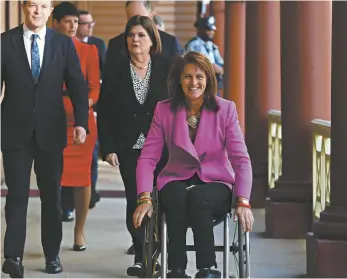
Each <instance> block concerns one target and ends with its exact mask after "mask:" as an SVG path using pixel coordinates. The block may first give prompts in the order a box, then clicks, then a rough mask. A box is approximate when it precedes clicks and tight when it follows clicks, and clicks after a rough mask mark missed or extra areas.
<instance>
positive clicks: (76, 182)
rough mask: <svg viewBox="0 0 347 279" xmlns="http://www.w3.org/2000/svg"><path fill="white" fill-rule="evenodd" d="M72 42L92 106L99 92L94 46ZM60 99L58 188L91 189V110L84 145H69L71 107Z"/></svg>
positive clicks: (93, 129)
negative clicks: (63, 138) (63, 130)
mask: <svg viewBox="0 0 347 279" xmlns="http://www.w3.org/2000/svg"><path fill="white" fill-rule="evenodd" d="M73 41H74V44H75V47H76V51H77V55H78V57H79V59H80V64H81V69H82V73H83V75H84V77H85V79H86V80H87V82H88V87H89V97H88V98H89V99H92V100H93V102H94V103H96V101H97V100H98V98H99V93H100V72H99V56H98V50H97V48H96V46H95V45H88V44H86V43H82V42H80V41H77V40H75V39H74V40H73ZM63 98H64V107H65V112H66V116H67V117H66V118H67V126H68V127H67V140H68V143H67V147H66V148H65V150H64V170H63V176H62V180H61V185H62V186H65V187H85V186H91V163H92V157H93V150H94V146H95V143H96V138H97V128H96V120H95V116H94V112H93V108H90V109H89V119H88V129H89V132H90V134H89V135H87V139H86V141H85V143H84V144H81V145H76V144H74V142H73V125H74V114H73V106H72V103H71V101H70V98H69V97H65V96H64V97H63Z"/></svg>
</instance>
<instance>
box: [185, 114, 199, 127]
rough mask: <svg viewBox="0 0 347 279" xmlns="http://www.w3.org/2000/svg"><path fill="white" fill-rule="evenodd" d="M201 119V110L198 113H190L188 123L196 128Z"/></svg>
mask: <svg viewBox="0 0 347 279" xmlns="http://www.w3.org/2000/svg"><path fill="white" fill-rule="evenodd" d="M199 121H200V112H199V113H197V114H196V115H194V114H190V115H189V116H188V118H187V122H188V125H189V126H190V127H192V128H193V129H196V128H197V127H198V125H199Z"/></svg>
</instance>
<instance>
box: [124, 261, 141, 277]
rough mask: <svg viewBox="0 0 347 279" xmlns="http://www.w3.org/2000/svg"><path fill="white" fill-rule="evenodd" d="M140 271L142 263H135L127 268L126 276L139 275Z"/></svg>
mask: <svg viewBox="0 0 347 279" xmlns="http://www.w3.org/2000/svg"><path fill="white" fill-rule="evenodd" d="M142 273H143V272H142V263H135V264H134V265H133V266H130V267H128V269H127V274H128V276H135V277H141V275H142Z"/></svg>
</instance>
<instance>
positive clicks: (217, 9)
mask: <svg viewBox="0 0 347 279" xmlns="http://www.w3.org/2000/svg"><path fill="white" fill-rule="evenodd" d="M210 5H211V15H212V16H214V17H215V19H216V27H217V30H216V33H215V35H214V39H213V42H214V43H215V44H216V45H217V46H218V47H219V51H220V53H221V55H222V57H223V58H224V42H225V39H224V38H225V37H224V35H225V2H224V1H211V3H210Z"/></svg>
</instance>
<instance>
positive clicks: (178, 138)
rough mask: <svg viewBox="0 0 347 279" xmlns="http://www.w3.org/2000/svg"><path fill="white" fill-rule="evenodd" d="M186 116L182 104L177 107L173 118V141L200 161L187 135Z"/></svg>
mask: <svg viewBox="0 0 347 279" xmlns="http://www.w3.org/2000/svg"><path fill="white" fill-rule="evenodd" d="M186 118H187V113H186V110H185V108H184V106H181V107H179V108H178V109H177V112H176V114H175V119H174V125H173V126H174V130H173V143H174V144H175V145H176V146H178V147H179V148H181V149H183V150H185V151H186V152H188V153H189V154H190V155H191V156H193V157H194V158H195V159H196V160H197V161H200V160H199V156H198V153H197V152H196V149H195V147H194V145H193V143H192V141H191V140H190V137H189V130H188V129H189V128H188V124H187V121H186Z"/></svg>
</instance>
